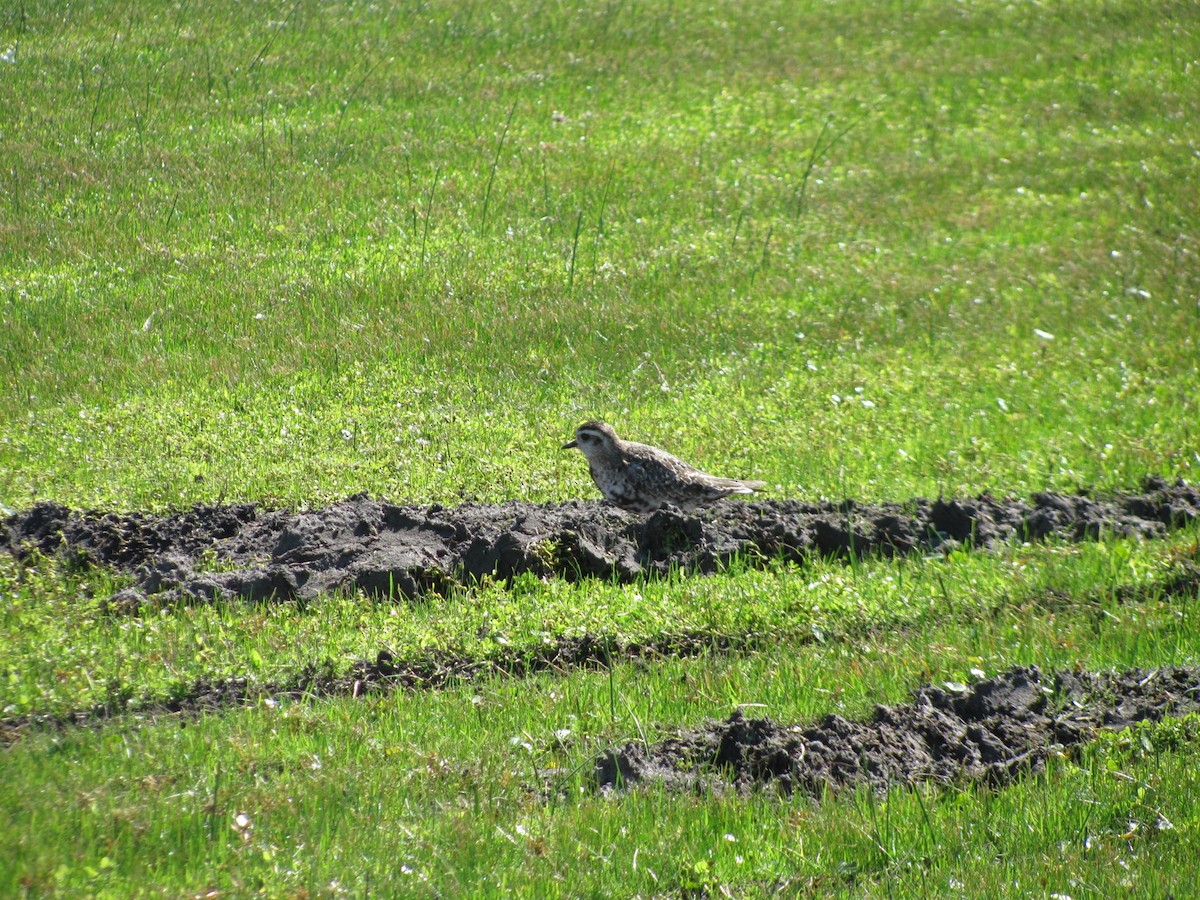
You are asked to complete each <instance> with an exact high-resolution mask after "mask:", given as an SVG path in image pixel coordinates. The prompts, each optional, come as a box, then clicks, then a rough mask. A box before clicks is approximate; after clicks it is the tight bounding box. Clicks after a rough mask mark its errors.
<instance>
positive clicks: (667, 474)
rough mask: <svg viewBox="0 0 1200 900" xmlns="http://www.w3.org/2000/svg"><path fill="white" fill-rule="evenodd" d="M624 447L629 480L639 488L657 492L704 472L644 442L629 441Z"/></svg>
mask: <svg viewBox="0 0 1200 900" xmlns="http://www.w3.org/2000/svg"><path fill="white" fill-rule="evenodd" d="M623 449H624V450H625V463H626V471H627V472H628V473H629V480H630V481H631V482H632V483H633V484H634V485H635V486H636V487H637V488H638V489H639V490H643V491H648V492H651V493H657V492H659V491H662V490H663V489H664V488H665V487H667V486H668V485H671V484H675V483H677V482H678V481H680V480H684V481H686V480H690V479H691V478H692V477H693V476H695V475H702V474H703V473H702V472H700V470H699V469H696V468H694V467H693V466H689V465H688V464H687V463H685V462H684V461H683V460H682V459H679V458H678V457H675V456H672V455H671V454H670V453H666V452H665V451H662V450H656V449H654V448H653V447H647V446H646V445H644V444H635V443H633V442H632V441H627V442H626V443H625V447H624V448H623Z"/></svg>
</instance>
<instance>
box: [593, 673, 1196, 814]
mask: <svg viewBox="0 0 1200 900" xmlns="http://www.w3.org/2000/svg"><path fill="white" fill-rule="evenodd" d="M1197 709H1200V667H1196V666H1187V667H1182V666H1181V667H1172V668H1162V669H1152V670H1144V669H1131V670H1128V671H1125V672H1108V673H1090V672H1057V673H1049V674H1043V673H1042V672H1041V671H1040V670H1039V669H1038V668H1037V667H1036V666H1033V667H1021V668H1015V669H1011V670H1009V671H1007V672H1004V673H1002V674H1000V675H997V676H995V677H994V678H988V679H986V680H983V681H979V682H977V683H975V684H973V685H970V686H966V685H952V686H947V687H933V686H926V687H923V688H921V689H920V690H918V691H917V692H916V694H915V696H914V697H913V700H912V701H911V702H910V703H906V704H902V705H897V706H877V707H876V709H875V713H874V715H873V716H872V717H871V718H870V719H867V720H863V721H851V720H847V719H843V718H842V717H840V716H836V715H831V716H827V717H825V718H824V719H823V720H821V721H820V722H819V723H817V724H815V725H811V726H807V727H806V726H799V725H792V726H788V725H778V724H776V723H775V722H773V721H772V720H771V719H770V718H761V719H752V718H747V717H746V716H745V715H744V714H743V713H742V712H741V711H735V712H734V713H733V714H732V715H731V716H730V717H729V718H728V719H726V720H725V721H721V722H718V721H709V722H706V723H705V724H703V725H702V726H701V727H699V728H697V729H694V730H689V731H681V732H679V733H678V734H677V735H675V736H674V737H670V738H668V739H666V740H662V741H659V742H657V743H655V744H651V745H649V746H647V745H645V744H642V743H636V742H634V743H628V744H626V745H625V746H623V747H621V748H618V749H613V750H610V751H608V752H606V753H604V754H602V755H600V756H599V757H598V758H597V759H596V760H595V764H594V768H593V777H594V780H595V784H596V785H597V787H598V788H599V789H600V790H601V791H602V792H612V791H618V790H623V789H628V788H632V787H634V786H637V785H657V786H664V787H666V788H667V789H669V790H680V791H715V792H728V791H737V792H740V793H745V792H747V791H750V790H756V789H765V790H768V791H775V792H778V793H781V794H785V795H790V794H793V793H803V794H808V795H811V796H815V797H821V796H823V794H824V793H825V792H826V791H834V792H836V791H839V790H843V789H845V788H852V787H855V786H857V785H860V784H861V785H868V786H870V787H872V788H875V789H878V790H885V789H887V788H890V787H895V786H911V785H915V784H917V783H918V782H922V781H936V782H945V783H961V782H963V781H968V782H984V783H988V784H992V785H1004V784H1007V783H1009V782H1011V781H1013V780H1014V779H1015V778H1018V777H1020V776H1022V775H1023V774H1026V773H1036V772H1039V771H1041V770H1042V769H1044V767H1045V764H1046V759H1047V758H1048V757H1049V756H1050V755H1051V754H1053V753H1056V752H1061V751H1062V750H1063V749H1066V748H1070V747H1073V746H1076V745H1079V744H1082V743H1084V742H1086V741H1088V740H1090V739H1092V738H1093V737H1094V736H1095V734H1096V733H1097V731H1098V730H1100V729H1114V730H1115V729H1121V728H1125V727H1127V726H1129V725H1133V724H1135V723H1137V722H1140V721H1143V720H1150V721H1158V720H1160V719H1162V718H1164V717H1168V716H1181V715H1185V714H1187V713H1189V712H1194V711H1195V710H1197Z"/></svg>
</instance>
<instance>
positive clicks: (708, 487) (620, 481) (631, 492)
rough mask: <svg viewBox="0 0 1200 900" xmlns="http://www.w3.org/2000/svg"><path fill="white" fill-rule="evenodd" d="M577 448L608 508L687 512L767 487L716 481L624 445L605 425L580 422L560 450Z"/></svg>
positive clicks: (650, 450)
mask: <svg viewBox="0 0 1200 900" xmlns="http://www.w3.org/2000/svg"><path fill="white" fill-rule="evenodd" d="M572 448H577V449H578V450H579V451H580V452H581V453H582V454H583V455H584V456H585V457H587V461H588V470H589V471H590V472H591V473H592V481H594V482H596V487H598V488H600V493H602V494H603V495H604V497H605V499H607V500H608V501H609V502H610V503H613V504H615V505H617V506H619V507H621V509H626V510H629V512H635V513H648V512H653V511H654V510H656V509H662V508H663V507H665V506H674V507H675V508H677V509H679V510H682V511H683V512H688V511H690V510H693V509H698V508H700V507H702V506H708V505H709V504H710V503H713V502H715V501H717V500H720V499H721V498H722V497H728V496H729V495H730V494H752V493H754V492H755V491H757V490H761V489H762V488H764V487H766V482H765V481H738V480H737V479H735V478H718V477H716V476H715V475H709V474H707V473H705V472H701V471H700V470H699V469H697V468H695V467H693V466H689V465H688V464H687V463H685V462H684V461H683V460H681V459H678V458H677V457H674V456H672V455H671V454H670V453H667V451H665V450H659V449H658V448H657V447H648V446H646V445H645V444H635V443H634V442H633V441H623V440H621V439H620V438H619V437H617V433H616V432H615V431H613V430H612V427H611V426H609V425H606V424H604V423H603V422H584V423H583V424H582V425H580V426H579V427H578V428H576V429H575V440H573V441H568V442H567V443H565V444H563V449H564V450H570V449H572Z"/></svg>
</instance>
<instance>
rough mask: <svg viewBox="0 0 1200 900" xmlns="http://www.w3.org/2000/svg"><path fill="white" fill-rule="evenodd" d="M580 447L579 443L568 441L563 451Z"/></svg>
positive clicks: (563, 446)
mask: <svg viewBox="0 0 1200 900" xmlns="http://www.w3.org/2000/svg"><path fill="white" fill-rule="evenodd" d="M578 446H579V442H578V441H567V442H566V443H565V444H563V445H562V449H563V450H574V449H575V448H576V447H578Z"/></svg>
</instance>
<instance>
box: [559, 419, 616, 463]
mask: <svg viewBox="0 0 1200 900" xmlns="http://www.w3.org/2000/svg"><path fill="white" fill-rule="evenodd" d="M618 442H619V439H618V438H617V433H616V432H615V431H613V430H612V427H611V426H610V425H605V424H604V423H603V422H584V423H583V424H582V425H580V426H579V427H578V428H576V429H575V440H573V441H567V442H566V443H565V444H563V446H562V448H563V449H564V450H571V449H578V450H579V452H580V453H582V454H583V455H584V456H586V457H589V458H590V457H591V456H592V455H593V454H603V453H607V452H610V451H613V450H615V449H616V448H617V444H618Z"/></svg>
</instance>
